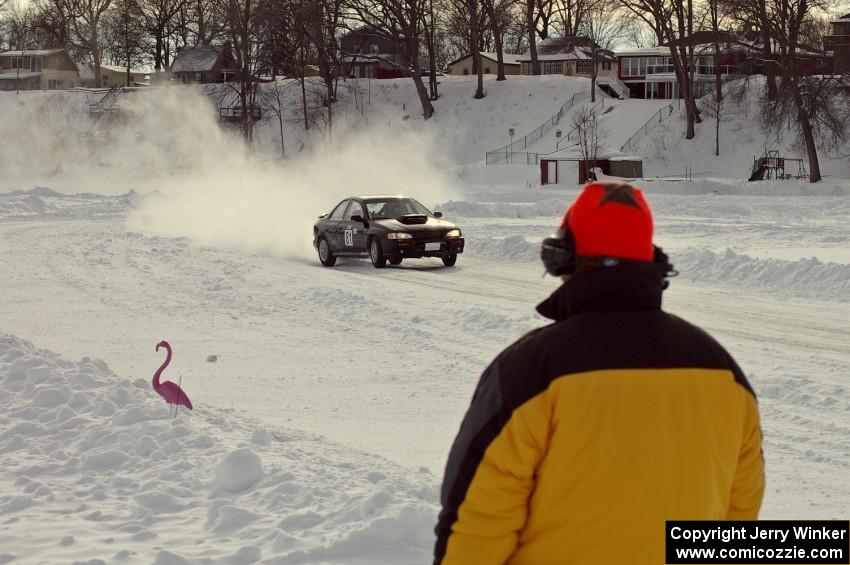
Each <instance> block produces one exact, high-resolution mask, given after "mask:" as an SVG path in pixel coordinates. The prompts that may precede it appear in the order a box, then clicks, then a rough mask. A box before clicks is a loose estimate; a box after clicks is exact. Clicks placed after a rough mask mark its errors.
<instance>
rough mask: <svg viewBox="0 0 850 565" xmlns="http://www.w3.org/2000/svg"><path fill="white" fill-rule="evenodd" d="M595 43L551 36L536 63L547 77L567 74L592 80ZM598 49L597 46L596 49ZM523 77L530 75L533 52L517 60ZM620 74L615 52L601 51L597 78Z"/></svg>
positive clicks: (526, 53) (544, 41)
mask: <svg viewBox="0 0 850 565" xmlns="http://www.w3.org/2000/svg"><path fill="white" fill-rule="evenodd" d="M594 46H595V44H593V43H592V42H590V40H588V39H586V38H582V37H548V38H546V39H544V40H543V41H541V42H539V43H538V44H537V60H538V61H540V72H541V73H542V74H544V75H566V76H578V77H585V78H590V76H591V75H592V74H593V57H592V56H591V53H592V52H593V48H594ZM597 48H598V47H597ZM517 61H518V62H519V63H520V71H521V74H524V75H530V74H533V73H532V68H531V51H530V50H529V51H526V52H525V53H524V54H523V55H521V56H520V57H517ZM616 74H617V59H616V57H614V53H612V52H611V51H607V50H602V51H601V52H600V53H599V55H598V58H597V77H599V78H603V77H612V76H616Z"/></svg>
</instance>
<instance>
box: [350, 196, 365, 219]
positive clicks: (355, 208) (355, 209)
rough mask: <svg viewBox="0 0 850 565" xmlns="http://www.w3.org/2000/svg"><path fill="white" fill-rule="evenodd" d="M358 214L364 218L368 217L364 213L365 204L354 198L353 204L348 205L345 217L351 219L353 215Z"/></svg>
mask: <svg viewBox="0 0 850 565" xmlns="http://www.w3.org/2000/svg"><path fill="white" fill-rule="evenodd" d="M358 215H359V216H361V217H363V218H365V217H366V214H364V213H363V206H362V205H361V204H360V202H358V201H356V200H352V201H351V204H349V205H348V212H346V213H345V219H346V220H350V219H351V216H358Z"/></svg>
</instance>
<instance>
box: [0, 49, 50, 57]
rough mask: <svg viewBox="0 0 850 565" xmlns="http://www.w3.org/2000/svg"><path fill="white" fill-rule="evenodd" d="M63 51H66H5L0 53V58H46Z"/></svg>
mask: <svg viewBox="0 0 850 565" xmlns="http://www.w3.org/2000/svg"><path fill="white" fill-rule="evenodd" d="M62 51H64V49H24V50H23V51H3V52H2V53H0V57H23V56H27V57H29V56H36V57H46V56H47V55H53V54H54V53H61V52H62Z"/></svg>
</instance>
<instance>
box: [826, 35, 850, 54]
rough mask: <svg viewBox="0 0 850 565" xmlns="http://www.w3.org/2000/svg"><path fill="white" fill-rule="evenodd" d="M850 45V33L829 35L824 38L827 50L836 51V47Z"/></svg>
mask: <svg viewBox="0 0 850 565" xmlns="http://www.w3.org/2000/svg"><path fill="white" fill-rule="evenodd" d="M848 46H850V35H827V36H824V38H823V48H824V50H825V51H834V50H835V48H836V47H848Z"/></svg>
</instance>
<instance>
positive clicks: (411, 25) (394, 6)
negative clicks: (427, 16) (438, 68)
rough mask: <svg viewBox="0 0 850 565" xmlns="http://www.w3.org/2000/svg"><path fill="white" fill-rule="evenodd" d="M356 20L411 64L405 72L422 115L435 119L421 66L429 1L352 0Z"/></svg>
mask: <svg viewBox="0 0 850 565" xmlns="http://www.w3.org/2000/svg"><path fill="white" fill-rule="evenodd" d="M351 7H352V9H353V10H354V12H355V13H356V14H357V18H358V19H359V20H360V21H361V22H363V23H364V24H365V25H366V26H367V27H368V28H370V29H371V30H373V32H374V33H376V34H377V35H381V36H383V37H385V38H388V39H389V40H391V41H393V42H395V43H396V44H397V45H398V46H399V47H400V48H401V50H402V52H403V53H404V55H405V58H406V59H407V61H408V66H407V68H406V69H404V70H405V71H406V72H407V74H408V76H410V78H411V79H412V80H413V84H414V85H415V87H416V93H417V95H418V96H419V102H420V104H421V105H422V115H423V117H424V118H425V119H426V120H428V119H430V118H431V116H433V115H434V106H433V105H432V104H431V99H430V97H429V96H428V91H427V90H426V88H425V84H424V83H423V82H422V73H421V70H420V64H419V50H420V46H421V40H422V32H423V29H422V14H423V13H424V12H425V11H427V10H428V2H427V0H381V1H380V2H378V1H376V0H352V5H351Z"/></svg>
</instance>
